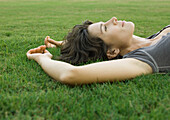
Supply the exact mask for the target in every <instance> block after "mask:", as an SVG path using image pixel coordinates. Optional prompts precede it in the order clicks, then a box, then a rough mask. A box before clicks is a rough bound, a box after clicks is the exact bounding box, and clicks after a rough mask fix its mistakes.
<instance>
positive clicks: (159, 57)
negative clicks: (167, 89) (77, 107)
mask: <svg viewBox="0 0 170 120" xmlns="http://www.w3.org/2000/svg"><path fill="white" fill-rule="evenodd" d="M133 32H134V24H133V23H132V22H126V21H118V20H117V18H115V17H113V18H112V19H110V20H109V21H107V22H105V23H104V22H99V23H94V24H93V23H91V22H86V23H84V24H83V25H76V26H75V27H74V28H73V30H72V32H71V33H69V34H68V36H67V40H66V41H64V43H62V42H55V41H53V40H52V39H50V38H49V37H47V38H46V39H45V44H46V46H47V47H50V46H51V47H53V46H54V45H52V43H54V44H56V45H63V47H62V50H61V55H62V56H61V59H62V60H64V61H66V62H69V61H70V62H71V63H73V64H77V63H80V62H86V61H88V60H95V59H97V58H100V59H106V58H108V59H112V58H115V57H116V56H118V55H120V56H123V59H119V60H110V61H103V62H98V63H93V64H88V65H84V66H73V65H71V64H69V63H66V62H61V61H54V60H52V59H51V58H52V55H51V54H50V53H49V52H48V51H47V50H46V46H40V47H38V48H35V49H31V50H29V51H28V52H27V57H28V59H33V60H35V61H36V62H38V63H39V64H40V66H41V67H42V68H43V70H44V71H45V72H46V73H47V74H48V75H49V76H51V77H53V78H54V79H55V80H58V81H60V82H62V83H67V84H74V85H76V84H89V83H96V82H106V81H116V80H118V81H121V80H126V79H131V78H134V77H136V76H139V75H142V74H151V73H155V72H169V71H170V54H169V53H170V49H169V46H170V27H169V26H167V27H166V28H164V29H162V30H161V31H160V32H159V33H157V34H155V35H153V36H151V37H149V39H145V38H141V37H138V36H135V35H133ZM79 61H80V62H79Z"/></svg>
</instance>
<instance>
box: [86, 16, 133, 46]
mask: <svg viewBox="0 0 170 120" xmlns="http://www.w3.org/2000/svg"><path fill="white" fill-rule="evenodd" d="M88 32H89V34H90V35H91V36H93V37H99V38H101V39H102V40H103V41H104V43H105V44H107V45H108V46H114V47H117V48H123V47H127V46H128V45H130V43H131V38H132V36H133V32H134V24H133V23H132V22H126V21H118V20H117V18H116V17H113V18H111V19H110V20H108V21H107V22H98V23H94V24H91V25H89V27H88Z"/></svg>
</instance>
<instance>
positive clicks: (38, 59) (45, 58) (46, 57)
mask: <svg viewBox="0 0 170 120" xmlns="http://www.w3.org/2000/svg"><path fill="white" fill-rule="evenodd" d="M50 59H51V58H50V57H48V56H45V55H40V56H37V58H36V59H35V61H36V62H37V63H38V64H40V65H41V64H42V63H43V62H44V61H46V60H50Z"/></svg>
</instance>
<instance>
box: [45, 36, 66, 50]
mask: <svg viewBox="0 0 170 120" xmlns="http://www.w3.org/2000/svg"><path fill="white" fill-rule="evenodd" d="M62 43H63V41H55V40H53V39H51V38H50V36H47V37H46V38H45V40H44V44H45V45H46V46H47V47H48V48H49V47H60V46H62Z"/></svg>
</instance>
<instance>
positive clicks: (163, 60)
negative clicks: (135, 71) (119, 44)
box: [123, 33, 170, 73]
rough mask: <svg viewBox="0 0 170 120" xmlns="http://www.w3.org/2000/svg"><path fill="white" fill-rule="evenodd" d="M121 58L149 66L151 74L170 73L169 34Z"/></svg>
mask: <svg viewBox="0 0 170 120" xmlns="http://www.w3.org/2000/svg"><path fill="white" fill-rule="evenodd" d="M123 58H135V59H138V60H140V61H143V62H145V63H147V64H149V65H150V66H151V67H152V70H153V73H156V72H160V73H161V72H170V33H167V35H165V36H163V37H162V38H161V39H160V40H159V41H158V42H157V43H156V44H154V45H152V46H148V47H143V48H139V49H137V50H134V51H132V52H130V53H128V54H126V55H124V56H123Z"/></svg>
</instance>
